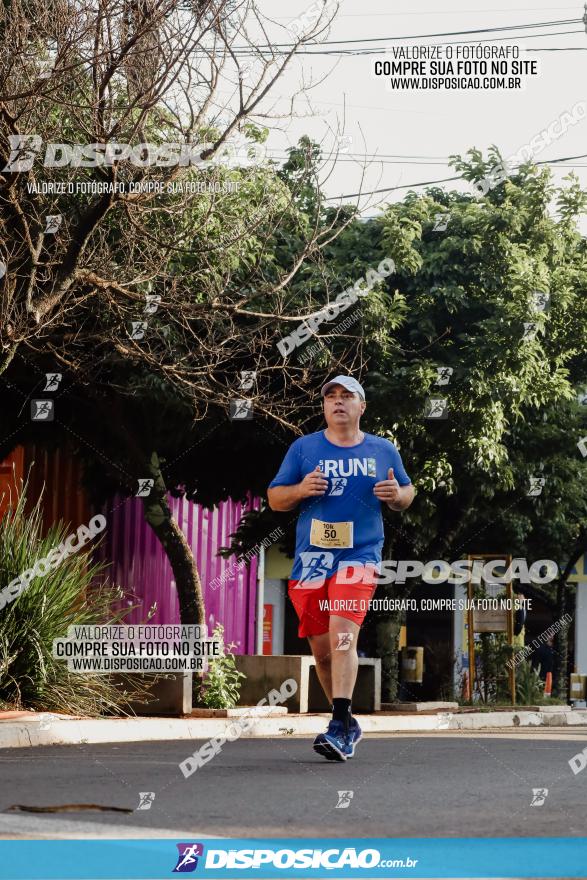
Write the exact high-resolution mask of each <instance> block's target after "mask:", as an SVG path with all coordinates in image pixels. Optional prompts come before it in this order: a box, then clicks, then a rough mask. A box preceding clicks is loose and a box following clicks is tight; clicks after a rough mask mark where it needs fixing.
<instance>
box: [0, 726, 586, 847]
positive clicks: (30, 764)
mask: <svg viewBox="0 0 587 880" xmlns="http://www.w3.org/2000/svg"><path fill="white" fill-rule="evenodd" d="M202 744H203V741H194V742H192V743H189V742H187V741H177V740H173V741H169V742H149V743H125V744H112V745H110V744H107V745H74V746H48V747H41V748H29V749H5V750H3V751H0V837H4V838H9V837H37V838H38V837H47V838H51V837H74V836H83V835H86V836H89V837H96V836H104V837H116V836H119V835H122V836H131V837H142V836H155V837H158V836H165V835H167V836H170V837H172V836H176V835H178V834H180V833H189V834H190V835H192V836H198V835H199V836H211V837H252V836H258V837H279V836H284V837H325V836H327V837H469V836H473V837H502V836H503V837H509V836H528V837H534V836H536V837H542V836H555V837H556V836H575V835H576V836H585V835H587V768H586V769H585V770H583V771H582V772H580V773H578V774H576V775H575V774H573V772H572V770H571V768H570V766H569V763H568V762H569V760H570V759H571V758H572V757H573V756H574V755H576V754H577V753H579V752H581V751H582V749H583V748H586V747H587V732H576V733H570V732H569V729H568V728H565V729H564V730H563V729H561V730H560V731H552V730H551V731H549V732H540V731H532V732H530V733H528V732H525V731H516V732H507V733H499V734H496V733H490V734H479V733H476V734H473V735H471V734H469V733H455V734H452V733H451V734H449V733H446V734H445V733H442V734H438V733H436V734H431V735H397V734H394V735H389V736H375V735H368V736H366V737H365V738H364V739H363V741H362V742H361V743H360V744H359V746H358V747H357V752H356V756H355V758H353V759H352V760H351V761H347V762H346V763H344V764H338V763H333V762H327V761H325V760H323V759H322V758H320V757H319V756H318V755H315V754H314V752H313V751H312V749H311V744H310V741H309V740H308V739H307V738H305V737H304V738H300V737H291V738H289V737H285V738H279V739H277V738H269V739H256V738H255V739H244V738H242V739H240V740H238V741H236V742H232V743H227V744H226V745H225V746H224V748H223V750H222V751H221V752H220V754H218V755H217V756H216V757H214V758H213V759H212V760H211V761H210V762H209V763H208V764H206V765H205V766H204V767H202V768H200V769H198V770H197V771H196V773H195V774H194V775H192V776H191V777H189V778H188V779H185V778H184V777H183V775H182V774H181V772H180V770H179V767H178V764H179V763H180V762H181V761H182V760H183V759H184V758H186V757H187V756H188V755H189V754H190V752H191V751H193V750H195V749H197V748H199V747H200V746H201V745H202ZM533 789H548V794H547V795H546V796H545V799H544V803H542V804H539V803H535V804H534V805H531V804H532V800H533ZM341 791H342V792H349V791H350V792H352V795H350V796H349V795H347V796H345V799H344V800H343V801H342V803H347V806H346V807H345V806H342V805H341V806H338V807H337V804H338V803H339V802H340V798H339V794H338V793H339V792H341ZM140 792H153V793H154V795H155V797H154V800H153V801H152V803H151V806H150V808H149V809H141V810H138V809H136V808H137V806H138V804H139V793H140ZM542 797H544V795H542ZM539 798H540V795H539ZM57 804H59V805H64V804H78V805H79V804H94V805H101V806H104V807H109V808H111V807H123V808H126V809H128V810H130V811H131V812H116V811H110V810H109V811H105V812H101V811H95V810H89V811H86V810H81V809H79V808H78V809H76V810H74V811H68V812H66V813H59V814H51V815H48V814H42V813H41V814H39V813H27V812H14V811H10V810H8V808H9V807H11V806H13V805H27V806H37V807H39V806H48V805H57Z"/></svg>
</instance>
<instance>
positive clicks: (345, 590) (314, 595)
mask: <svg viewBox="0 0 587 880" xmlns="http://www.w3.org/2000/svg"><path fill="white" fill-rule="evenodd" d="M355 568H356V566H355ZM337 576H338V572H336V573H335V574H333V575H332V577H329V578H326V579H325V580H324V582H323V583H320V584H319V585H316V586H313V587H304V586H302V587H298V586H297V584H298V583H299V581H292V580H290V581H288V595H289V598H290V599H291V601H292V604H293V606H294V608H295V610H296V614H297V615H298V618H299V621H300V625H299V627H298V636H299V637H300V638H301V639H304V638H307V636H319V635H322V634H323V633H327V632H328V623H329V619H330V615H331V614H335V615H336V616H337V617H345V618H346V619H347V620H352V621H353V623H356V624H357V626H361V624H362V623H363V620H364V619H365V615H366V614H367V611H368V610H369V600H370V599H371V598H372V597H373V593H374V592H375V590H376V588H377V583H376V575H375V573H374V566H373V564H372V563H371V564H369V563H368V564H367V565H366V566H365V568H364V570H363V573H362V575H361V579H360V581H359V582H358V583H354V584H345V583H338V582H337Z"/></svg>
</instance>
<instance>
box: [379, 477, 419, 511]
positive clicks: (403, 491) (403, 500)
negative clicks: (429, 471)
mask: <svg viewBox="0 0 587 880" xmlns="http://www.w3.org/2000/svg"><path fill="white" fill-rule="evenodd" d="M415 494H416V490H415V489H414V487H413V486H412V484H411V483H408V485H407V486H400V487H399V492H398V498H397V501H387V502H386V503H387V506H388V507H389V509H390V510H406V508H408V507H409V506H410V504H411V503H412V501H413V500H414V495H415Z"/></svg>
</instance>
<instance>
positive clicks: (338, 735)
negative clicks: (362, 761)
mask: <svg viewBox="0 0 587 880" xmlns="http://www.w3.org/2000/svg"><path fill="white" fill-rule="evenodd" d="M349 748H350V746H349V734H345V730H344V724H343V722H342V721H334V720H332V721H330V722H329V723H328V729H327V730H326V733H319V734H318V736H317V737H316V739H315V740H314V751H315V752H318V754H319V755H322V757H323V758H326V759H327V760H328V761H346V759H347V756H348V751H349Z"/></svg>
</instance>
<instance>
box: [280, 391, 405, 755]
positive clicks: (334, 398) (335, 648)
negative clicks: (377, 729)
mask: <svg viewBox="0 0 587 880" xmlns="http://www.w3.org/2000/svg"><path fill="white" fill-rule="evenodd" d="M321 393H322V397H323V398H324V419H325V421H326V425H327V428H326V430H323V431H317V432H316V433H314V434H309V435H307V436H306V437H299V438H298V439H297V440H295V441H294V442H293V443H292V445H291V446H290V447H289V449H288V451H287V453H286V455H285V458H284V459H283V462H282V464H281V467H280V469H279V472H278V474H277V476H276V477H275V479H274V480H273V481H272V482H271V484H270V485H269V488H268V490H267V498H268V501H269V506H270V508H271V509H272V510H279V511H287V510H293V509H294V508H295V507H297V506H298V504H299V505H300V512H299V516H298V522H297V528H296V550H295V559H294V565H293V570H292V573H291V579H290V581H289V589H288V593H289V597H290V599H291V601H292V603H293V605H294V608H295V610H296V613H297V615H298V618H299V621H300V625H299V628H298V635H299V636H300V638H305V637H307V638H308V641H309V643H310V647H311V649H312V653H313V655H314V657H315V659H316V672H317V674H318V678H319V679H320V683H321V685H322V688H323V690H324V693H325V694H326V697H327V699H328V700H329V702H331V704H332V720H331V721H330V723H329V724H328V729H327V731H326V733H321V734H319V735H318V736H317V737H316V739H315V740H314V750H315V751H316V752H318V754H319V755H322V756H323V757H325V758H327V759H328V760H331V761H346V760H347V758H352V757H353V755H354V752H355V746H356V744H357V743H358V741H359V740H360V739H361V736H362V732H361V728H360V727H359V724H358V722H357V720H356V718H353V715H352V706H351V700H352V695H353V690H354V687H355V682H356V680H357V670H358V658H357V639H358V635H359V630H360V628H361V624H362V623H363V620H364V618H365V614H366V613H367V610H368V606H369V600H370V599H371V597H372V596H373V593H374V592H375V588H376V586H377V584H376V565H377V563H379V562H380V561H381V550H382V547H383V518H382V515H381V504H382V503H383V504H387V506H388V507H390V508H391V510H405V509H406V508H407V507H409V506H410V504H411V503H412V500H413V498H414V487H413V486H412V483H411V481H410V478H409V477H408V475H407V474H406V472H405V470H404V466H403V463H402V460H401V457H400V454H399V452H398V451H397V449H396V447H395V446H394V444H393V443H391V442H390V441H389V440H385V439H384V438H383V437H377V436H375V435H374V434H365V433H364V432H363V431H361V430H360V428H359V421H360V418H361V416H362V415H363V413H364V412H365V407H366V403H365V392H364V391H363V388H362V386H361V385H360V384H359V383H358V382H357V380H356V379H353V378H352V377H351V376H336V377H335V378H334V379H332V380H331V381H330V382H327V383H326V385H324V386H323V388H322V392H321ZM339 563H340V569H339ZM351 563H354V565H353V567H352V568H351ZM345 575H346V576H345Z"/></svg>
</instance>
